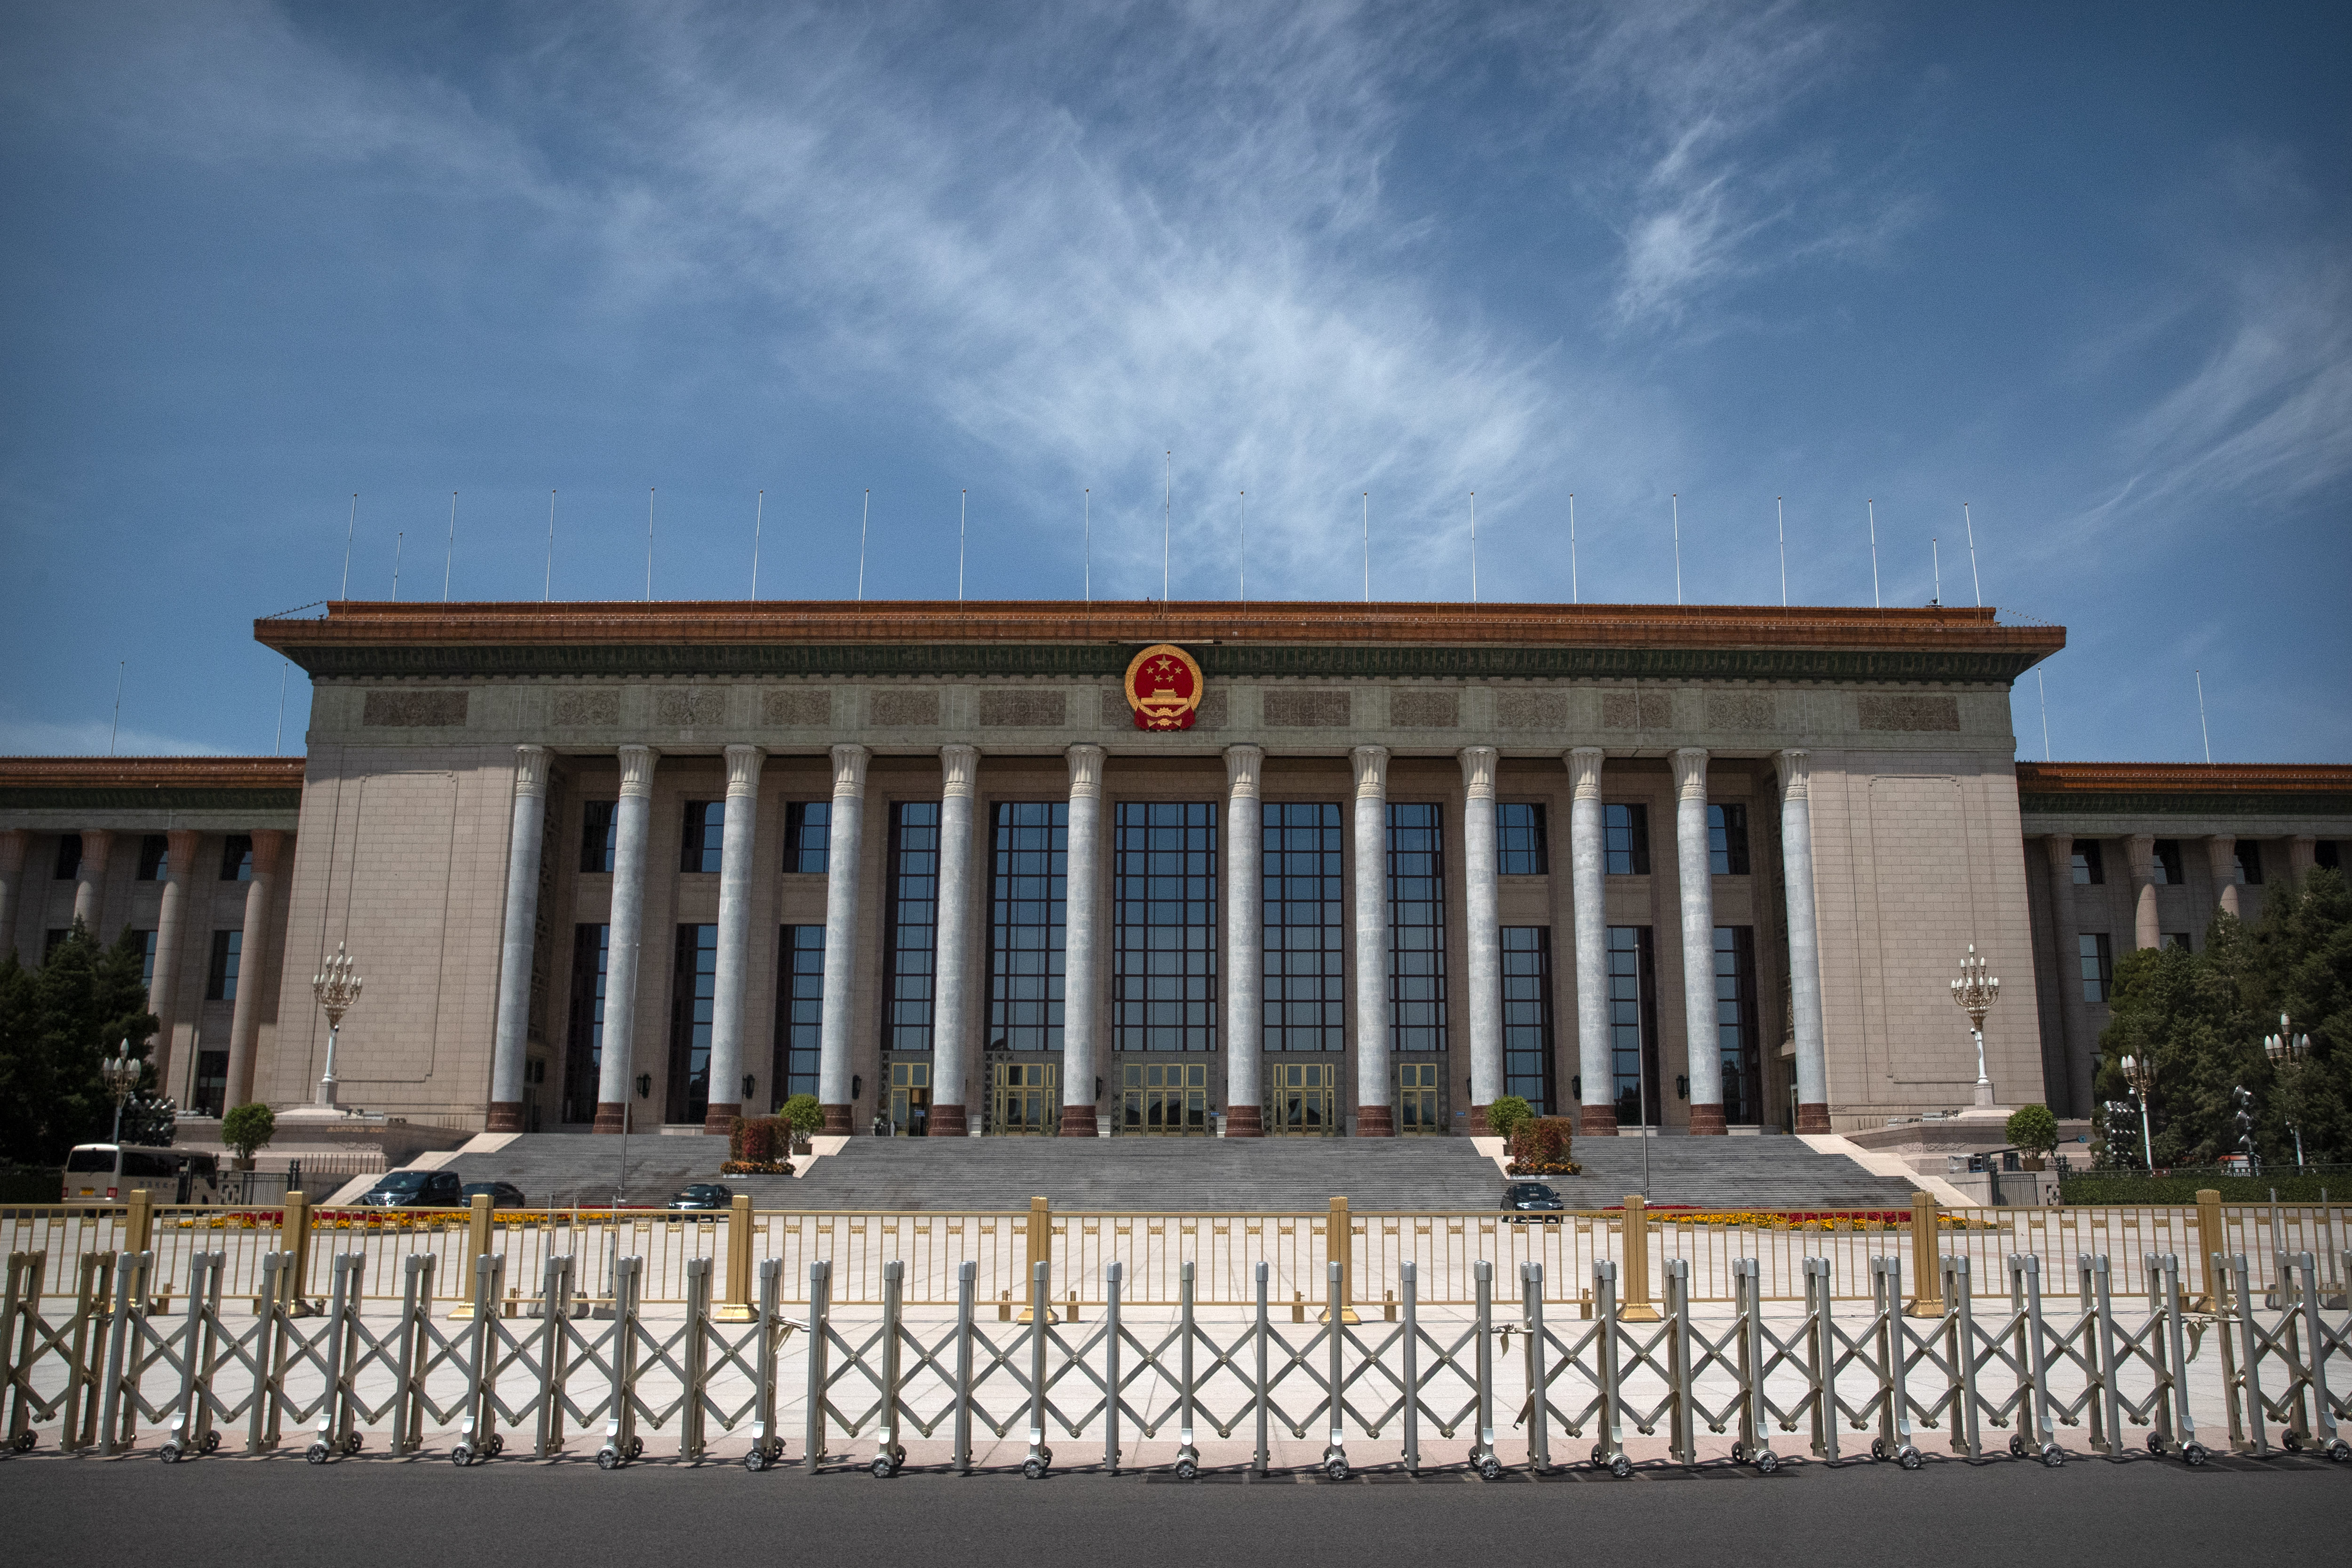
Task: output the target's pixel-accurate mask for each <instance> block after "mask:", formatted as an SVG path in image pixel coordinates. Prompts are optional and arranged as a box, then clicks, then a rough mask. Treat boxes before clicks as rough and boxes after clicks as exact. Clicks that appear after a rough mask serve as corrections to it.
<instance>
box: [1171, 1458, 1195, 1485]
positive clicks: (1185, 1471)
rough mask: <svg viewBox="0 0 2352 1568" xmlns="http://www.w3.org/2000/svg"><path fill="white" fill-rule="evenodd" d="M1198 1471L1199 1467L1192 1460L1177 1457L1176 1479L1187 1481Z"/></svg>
mask: <svg viewBox="0 0 2352 1568" xmlns="http://www.w3.org/2000/svg"><path fill="white" fill-rule="evenodd" d="M1200 1473H1201V1467H1200V1466H1198V1465H1196V1464H1194V1463H1193V1462H1192V1460H1190V1459H1179V1460H1177V1461H1176V1479H1178V1480H1180V1481H1189V1480H1192V1479H1193V1478H1195V1477H1196V1476H1198V1475H1199V1474H1200Z"/></svg>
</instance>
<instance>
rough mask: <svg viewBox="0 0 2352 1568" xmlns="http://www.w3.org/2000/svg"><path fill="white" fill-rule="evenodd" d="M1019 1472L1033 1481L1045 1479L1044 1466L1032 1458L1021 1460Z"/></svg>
mask: <svg viewBox="0 0 2352 1568" xmlns="http://www.w3.org/2000/svg"><path fill="white" fill-rule="evenodd" d="M1021 1473H1022V1474H1023V1475H1024V1476H1026V1477H1027V1478H1028V1479H1031V1480H1033V1481H1041V1480H1044V1479H1045V1466H1044V1465H1042V1464H1040V1463H1038V1462H1037V1461H1036V1460H1035V1459H1034V1458H1030V1459H1024V1460H1022V1461H1021Z"/></svg>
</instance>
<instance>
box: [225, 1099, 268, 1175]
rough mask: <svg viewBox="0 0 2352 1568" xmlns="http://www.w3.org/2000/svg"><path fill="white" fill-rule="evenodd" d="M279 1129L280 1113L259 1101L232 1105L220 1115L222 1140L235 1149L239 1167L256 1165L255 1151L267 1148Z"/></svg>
mask: <svg viewBox="0 0 2352 1568" xmlns="http://www.w3.org/2000/svg"><path fill="white" fill-rule="evenodd" d="M277 1132H278V1116H277V1113H276V1112H274V1111H272V1110H270V1109H269V1107H268V1106H266V1105H263V1104H261V1103H259V1102H258V1101H256V1102H255V1103H254V1104H251V1105H236V1106H231V1107H230V1108H229V1112H228V1114H227V1115H226V1116H224V1117H222V1118H221V1142H224V1143H226V1144H227V1145H228V1146H229V1148H230V1149H231V1150H232V1151H234V1152H236V1168H237V1169H238V1170H240V1171H250V1170H252V1169H253V1155H254V1151H256V1150H257V1149H265V1148H268V1146H269V1140H270V1139H271V1138H273V1137H275V1136H276V1135H277Z"/></svg>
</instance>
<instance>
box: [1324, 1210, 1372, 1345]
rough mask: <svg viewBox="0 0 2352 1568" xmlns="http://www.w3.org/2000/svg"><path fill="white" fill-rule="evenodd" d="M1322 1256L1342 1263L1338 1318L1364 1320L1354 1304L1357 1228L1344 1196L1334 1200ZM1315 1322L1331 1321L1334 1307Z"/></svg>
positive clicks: (1333, 1261) (1327, 1223)
mask: <svg viewBox="0 0 2352 1568" xmlns="http://www.w3.org/2000/svg"><path fill="white" fill-rule="evenodd" d="M1323 1258H1324V1260H1325V1261H1326V1262H1327V1263H1336V1264H1338V1265H1339V1321H1341V1322H1343V1323H1360V1322H1362V1321H1364V1320H1363V1319H1361V1318H1360V1317H1358V1316H1357V1315H1356V1306H1355V1302H1356V1297H1355V1272H1356V1230H1355V1226H1354V1225H1353V1223H1352V1222H1351V1221H1350V1220H1349V1215H1348V1200H1347V1199H1345V1198H1333V1199H1332V1200H1331V1217H1330V1219H1329V1220H1328V1221H1327V1222H1326V1224H1325V1226H1324V1229H1323ZM1315 1321H1317V1322H1318V1323H1328V1322H1329V1321H1331V1310H1330V1309H1329V1308H1328V1307H1326V1308H1325V1309H1324V1310H1323V1311H1322V1312H1321V1313H1319V1314H1318V1316H1317V1318H1316V1320H1315Z"/></svg>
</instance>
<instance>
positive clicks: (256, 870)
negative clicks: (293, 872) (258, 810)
mask: <svg viewBox="0 0 2352 1568" xmlns="http://www.w3.org/2000/svg"><path fill="white" fill-rule="evenodd" d="M284 847H286V833H285V830H284V829H283V828H278V827H257V828H255V829H254V830H253V874H254V877H255V878H256V879H260V878H263V877H274V876H276V875H277V874H278V851H279V850H280V849H282V848H284Z"/></svg>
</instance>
